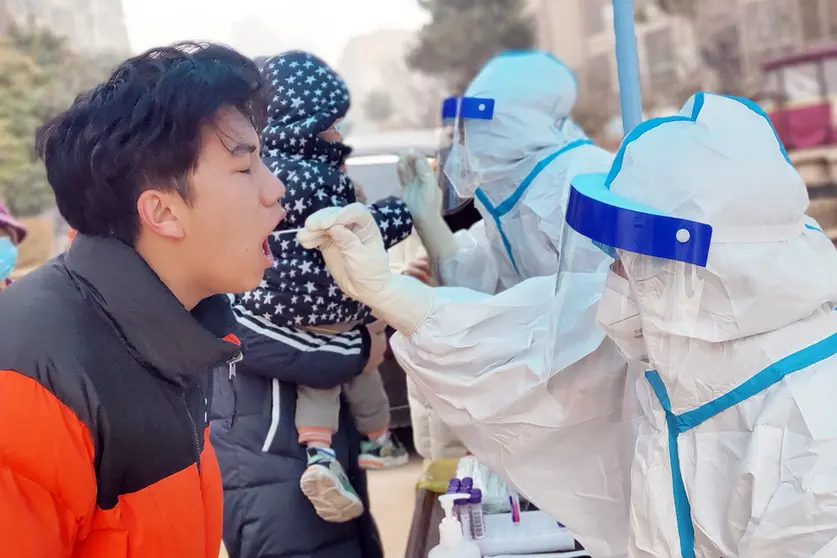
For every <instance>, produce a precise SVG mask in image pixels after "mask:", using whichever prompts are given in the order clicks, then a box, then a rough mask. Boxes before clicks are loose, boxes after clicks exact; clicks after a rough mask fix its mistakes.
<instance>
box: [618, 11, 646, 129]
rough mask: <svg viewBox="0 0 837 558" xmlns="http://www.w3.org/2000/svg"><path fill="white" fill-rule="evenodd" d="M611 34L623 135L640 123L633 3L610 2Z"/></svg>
mask: <svg viewBox="0 0 837 558" xmlns="http://www.w3.org/2000/svg"><path fill="white" fill-rule="evenodd" d="M613 31H614V34H615V35H616V69H617V71H618V73H619V101H620V103H621V105H622V128H623V130H624V133H625V135H628V134H629V133H630V132H631V130H633V129H634V128H636V127H637V126H638V125H639V124H640V122H642V91H641V89H640V85H639V58H638V56H637V46H636V32H635V31H634V2H633V0H613Z"/></svg>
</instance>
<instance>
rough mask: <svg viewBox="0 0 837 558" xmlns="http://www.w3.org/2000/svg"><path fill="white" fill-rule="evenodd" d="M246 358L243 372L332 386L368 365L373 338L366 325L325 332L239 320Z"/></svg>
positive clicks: (284, 380) (350, 378)
mask: <svg viewBox="0 0 837 558" xmlns="http://www.w3.org/2000/svg"><path fill="white" fill-rule="evenodd" d="M239 328H240V330H239V332H240V338H241V343H242V351H243V353H244V360H242V362H241V363H239V365H238V367H237V370H238V373H240V374H255V375H258V376H265V377H268V378H277V379H279V380H281V381H283V382H288V383H291V384H297V385H303V386H308V387H310V388H313V389H331V388H334V387H337V386H340V385H342V384H345V383H347V382H349V381H351V380H352V379H353V378H354V377H355V376H356V375H358V374H360V373H361V372H362V371H363V369H364V368H365V367H366V363H367V361H368V360H369V349H370V345H371V340H370V337H369V332H368V331H367V329H366V328H365V327H362V326H360V327H357V328H355V329H353V330H351V331H348V332H346V333H339V334H334V335H323V334H318V333H309V332H307V331H304V330H301V329H297V328H289V327H273V328H270V329H267V328H265V327H260V325H259V324H249V323H248V322H246V320H244V321H239Z"/></svg>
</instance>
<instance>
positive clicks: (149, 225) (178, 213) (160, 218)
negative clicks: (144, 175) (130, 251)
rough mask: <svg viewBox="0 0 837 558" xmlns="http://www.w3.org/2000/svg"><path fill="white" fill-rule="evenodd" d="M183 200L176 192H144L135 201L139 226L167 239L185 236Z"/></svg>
mask: <svg viewBox="0 0 837 558" xmlns="http://www.w3.org/2000/svg"><path fill="white" fill-rule="evenodd" d="M184 205H185V204H184V203H183V200H182V199H181V198H180V196H179V195H178V194H177V193H176V192H161V191H159V190H145V191H144V192H143V193H142V194H140V196H139V199H137V215H139V220H140V224H141V225H142V226H143V228H145V229H147V230H148V231H150V232H153V233H154V234H157V235H160V236H165V237H168V238H176V239H179V238H183V236H184V235H185V230H184V226H183V225H184V223H183V217H185V215H184V212H183V206H184Z"/></svg>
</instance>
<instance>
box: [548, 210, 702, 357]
mask: <svg viewBox="0 0 837 558" xmlns="http://www.w3.org/2000/svg"><path fill="white" fill-rule="evenodd" d="M561 244H562V254H561V256H560V257H559V262H558V276H557V279H556V285H555V297H554V300H553V314H554V316H556V319H554V320H553V331H552V338H553V339H557V340H559V343H556V347H558V348H557V349H556V350H560V347H562V346H563V344H565V343H566V341H565V339H567V338H568V337H571V334H570V333H569V332H571V331H573V330H574V328H576V327H577V324H579V323H583V324H584V325H585V326H589V325H590V320H589V318H590V316H591V315H592V316H593V320H592V321H593V323H595V325H596V327H597V329H598V330H599V331H601V332H603V333H604V334H605V335H607V337H609V338H610V340H611V341H612V342H613V343H614V344H615V345H616V347H617V349H618V351H619V353H620V354H621V355H622V357H623V358H624V359H625V360H626V361H628V362H630V363H634V364H641V365H642V366H643V367H644V368H645V369H647V370H650V369H654V370H656V369H658V368H660V369H665V370H670V371H674V370H677V369H678V364H682V363H683V360H684V359H688V355H689V354H690V352H691V351H690V344H691V343H693V342H696V341H695V332H696V329H697V325H698V317H699V311H700V308H701V300H702V297H703V294H704V281H705V277H706V269H705V268H704V267H702V266H699V265H695V264H693V263H688V262H683V261H678V260H671V259H666V258H662V257H657V256H651V255H647V254H640V253H637V252H631V251H628V250H623V249H620V248H617V247H615V246H609V245H605V244H601V243H598V242H594V241H592V240H591V239H589V238H587V237H586V236H584V235H582V234H580V233H579V232H577V231H576V230H574V229H573V228H572V227H570V226H569V225H567V226H566V227H565V228H564V231H563V236H562V243H561ZM594 284H595V288H594V287H593V285H594ZM588 309H590V314H585V311H587V310H588ZM579 316H582V319H579ZM584 319H586V320H587V321H584ZM649 332H651V334H650V335H649V334H648V333H649ZM553 360H560V359H556V357H555V356H553Z"/></svg>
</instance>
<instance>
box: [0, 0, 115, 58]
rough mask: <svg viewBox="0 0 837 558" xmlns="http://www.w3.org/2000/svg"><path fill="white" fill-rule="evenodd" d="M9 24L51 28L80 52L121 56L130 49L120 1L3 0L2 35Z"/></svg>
mask: <svg viewBox="0 0 837 558" xmlns="http://www.w3.org/2000/svg"><path fill="white" fill-rule="evenodd" d="M10 25H18V26H21V27H26V26H37V27H43V28H46V29H49V30H50V31H52V32H53V33H55V34H56V35H58V36H61V37H64V38H65V39H66V40H67V43H68V45H69V46H70V48H72V49H74V50H77V51H79V52H84V53H89V54H107V55H113V56H116V57H121V56H125V55H127V54H129V53H130V50H131V49H130V44H129V42H128V30H127V28H126V27H125V16H124V14H123V11H122V1H121V0H0V32H2V31H3V30H5V29H7V28H8V27H9V26H10Z"/></svg>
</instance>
